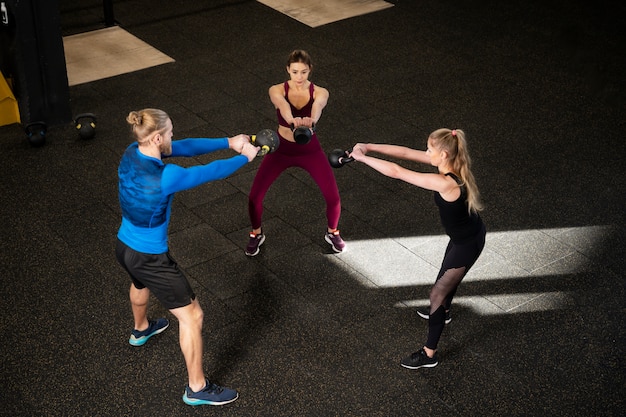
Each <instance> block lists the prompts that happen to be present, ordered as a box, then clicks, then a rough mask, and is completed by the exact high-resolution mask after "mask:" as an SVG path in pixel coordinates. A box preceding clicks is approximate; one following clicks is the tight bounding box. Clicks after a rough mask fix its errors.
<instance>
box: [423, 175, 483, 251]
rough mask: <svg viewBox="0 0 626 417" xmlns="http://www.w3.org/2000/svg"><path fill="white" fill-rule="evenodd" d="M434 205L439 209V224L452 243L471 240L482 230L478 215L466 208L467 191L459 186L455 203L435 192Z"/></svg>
mask: <svg viewBox="0 0 626 417" xmlns="http://www.w3.org/2000/svg"><path fill="white" fill-rule="evenodd" d="M446 175H448V176H450V177H452V178H453V179H454V180H455V181H456V182H457V184H459V185H461V183H462V181H461V180H460V179H459V177H457V176H456V175H454V174H453V173H451V172H448V173H447V174H446ZM434 195H435V204H437V207H438V208H439V216H440V217H441V224H442V225H443V227H444V229H445V230H446V234H447V235H448V236H450V239H452V241H453V242H454V243H463V242H464V241H466V240H469V239H471V238H473V237H474V236H475V235H476V234H477V233H478V232H480V230H481V228H482V219H481V218H480V215H479V214H478V213H474V212H472V213H469V211H468V206H467V189H466V188H465V186H464V185H461V195H460V196H459V198H457V199H456V200H455V201H446V200H444V199H443V197H441V194H439V193H438V192H437V191H435V193H434Z"/></svg>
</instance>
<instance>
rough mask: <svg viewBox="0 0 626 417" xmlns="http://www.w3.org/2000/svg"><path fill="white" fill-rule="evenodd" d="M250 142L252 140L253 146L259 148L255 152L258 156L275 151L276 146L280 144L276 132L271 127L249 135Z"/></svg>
mask: <svg viewBox="0 0 626 417" xmlns="http://www.w3.org/2000/svg"><path fill="white" fill-rule="evenodd" d="M250 142H252V144H253V145H254V146H258V147H260V148H261V149H259V152H258V153H257V155H258V156H263V155H265V154H268V153H272V152H275V151H276V149H278V146H280V139H279V138H278V133H276V132H275V131H273V130H271V129H263V130H261V131H260V132H259V133H257V134H256V135H252V136H250Z"/></svg>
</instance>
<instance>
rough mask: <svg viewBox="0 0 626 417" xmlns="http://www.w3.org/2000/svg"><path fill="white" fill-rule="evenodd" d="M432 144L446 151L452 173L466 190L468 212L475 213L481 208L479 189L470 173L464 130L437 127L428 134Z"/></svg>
mask: <svg viewBox="0 0 626 417" xmlns="http://www.w3.org/2000/svg"><path fill="white" fill-rule="evenodd" d="M430 138H431V139H432V140H433V145H434V146H435V147H436V148H438V149H440V150H445V151H446V152H447V153H448V157H449V158H450V161H451V163H452V169H453V171H454V173H456V174H458V175H459V177H460V179H461V181H462V185H463V186H465V189H466V190H467V206H468V209H469V211H470V213H472V212H473V213H477V212H479V211H481V210H482V209H483V205H482V203H481V201H480V191H478V186H477V185H476V180H475V179H474V174H472V170H471V166H472V159H471V158H470V155H469V151H468V149H467V141H466V140H465V132H463V131H462V130H460V129H454V130H450V129H437V130H435V131H434V132H433V133H431V134H430Z"/></svg>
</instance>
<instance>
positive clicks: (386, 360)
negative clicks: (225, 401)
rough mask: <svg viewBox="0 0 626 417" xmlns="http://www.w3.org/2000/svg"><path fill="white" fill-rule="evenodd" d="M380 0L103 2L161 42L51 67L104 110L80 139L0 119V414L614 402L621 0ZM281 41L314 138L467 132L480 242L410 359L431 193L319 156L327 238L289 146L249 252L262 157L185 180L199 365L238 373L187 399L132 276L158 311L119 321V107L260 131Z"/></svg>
mask: <svg viewBox="0 0 626 417" xmlns="http://www.w3.org/2000/svg"><path fill="white" fill-rule="evenodd" d="M391 3H393V7H390V8H387V9H384V10H381V11H378V12H374V13H368V14H364V15H359V16H355V17H351V18H348V19H343V20H339V21H336V22H332V23H329V24H325V25H322V26H318V27H310V26H307V25H305V24H303V23H300V22H299V21H297V20H295V19H293V18H291V17H290V16H288V15H285V14H282V13H280V12H278V11H276V10H274V9H272V8H270V7H268V6H266V5H264V4H262V3H259V2H256V1H241V0H213V1H202V2H191V1H164V0H125V1H116V2H114V6H115V19H116V21H117V23H118V25H119V26H120V27H122V28H124V29H125V30H126V31H128V32H129V33H131V34H133V35H134V36H136V37H138V38H140V39H142V40H143V41H145V42H147V43H148V44H149V45H151V46H152V47H154V48H156V49H158V50H159V51H161V52H163V53H164V54H167V55H168V56H170V57H172V58H173V59H174V62H171V63H166V64H163V65H158V66H155V67H151V68H146V69H143V70H139V71H134V72H130V73H126V74H122V75H118V76H114V77H108V78H105V79H100V80H96V81H92V82H87V83H83V84H79V85H74V86H72V87H70V96H71V106H72V111H73V113H74V114H78V113H85V112H92V113H95V114H96V115H97V128H96V136H95V137H94V138H93V139H91V140H82V139H80V138H79V137H78V136H77V135H76V131H75V129H74V126H73V124H72V123H68V125H62V126H53V127H50V128H49V130H48V133H47V142H46V144H45V146H42V147H39V148H35V147H31V146H30V145H29V143H28V142H27V140H26V138H25V136H24V132H23V127H22V126H20V125H19V124H12V125H8V126H3V127H0V155H2V156H1V158H2V163H1V164H0V166H1V168H0V169H1V173H2V180H1V181H0V190H1V191H2V196H3V197H2V204H0V213H1V218H2V239H1V240H0V241H1V243H0V265H1V268H2V273H1V279H2V287H3V288H2V291H1V294H2V295H1V298H0V300H1V303H2V304H1V308H2V320H1V321H0V323H1V326H2V327H1V328H2V337H1V338H0V340H1V341H0V346H1V348H2V371H1V380H2V390H1V392H0V414H1V415H6V416H195V415H214V416H447V417H449V416H468V415H471V416H479V415H489V416H531V415H532V416H534V415H550V416H613V415H622V413H623V410H624V407H625V404H624V397H625V393H626V390H625V387H624V381H625V372H624V371H625V367H624V347H625V342H626V340H625V328H626V326H625V322H624V317H625V310H624V300H625V291H624V289H625V288H624V278H625V276H624V270H625V267H626V264H625V262H624V253H625V248H626V244H625V243H624V242H625V240H624V238H623V233H624V226H625V223H626V222H625V217H624V211H625V210H624V209H625V206H624V202H625V201H626V199H625V196H626V192H625V191H626V186H625V185H624V184H625V182H624V181H623V170H624V166H625V165H624V164H625V147H626V145H625V141H624V132H625V131H626V130H625V127H626V126H625V123H624V122H625V118H624V115H625V114H626V101H625V100H624V97H626V91H625V90H624V87H625V85H626V84H625V83H624V73H625V69H626V65H625V63H626V58H625V56H624V54H623V50H622V47H623V41H624V39H626V37H625V29H624V28H625V27H626V26H625V25H624V23H625V20H626V19H625V12H626V9H625V6H624V5H623V4H622V3H621V2H610V1H598V2H570V1H564V0H561V1H559V0H547V1H546V0H541V1H537V0H527V1H520V0H512V1H507V2H498V1H488V0H482V1H480V0H467V1H460V2H459V1H447V0H443V1H442V0H438V1H434V0H420V1H413V0H411V1H401V0H398V1H392V2H391ZM60 5H61V22H62V30H63V34H64V36H69V35H72V34H76V33H81V32H86V31H91V30H96V29H99V28H102V27H103V26H102V4H101V3H100V2H99V1H83V2H79V3H72V4H70V2H69V1H61V2H60ZM296 48H302V49H306V50H307V51H309V52H310V53H311V55H312V57H313V59H314V70H313V74H312V80H313V81H314V82H315V83H317V84H319V85H321V86H324V87H326V88H328V90H329V91H330V100H329V104H328V106H327V107H326V109H325V110H324V113H323V116H322V119H321V120H320V123H319V125H318V134H319V137H320V140H321V141H322V144H323V146H324V148H325V150H327V151H331V150H332V149H334V148H347V147H350V146H351V145H353V144H354V143H356V142H357V141H367V142H384V143H395V144H400V145H406V146H411V147H418V148H424V147H425V144H426V138H427V136H428V134H429V133H430V132H431V131H433V130H435V129H437V128H440V127H449V128H457V129H463V130H464V131H465V132H466V133H467V137H468V142H469V146H470V152H471V155H472V159H473V169H474V173H475V176H476V178H477V181H478V184H479V186H480V189H481V193H482V198H483V200H484V203H485V206H486V209H485V210H484V212H483V218H484V220H485V223H486V225H487V228H488V235H487V246H486V248H485V251H484V253H483V255H482V257H481V259H480V260H479V262H478V263H477V264H476V266H475V267H474V269H473V270H472V271H471V272H470V274H469V275H468V276H467V278H466V280H465V281H464V282H463V284H462V285H461V287H460V288H459V291H458V294H457V298H456V302H455V304H454V305H453V312H452V315H453V320H452V322H451V323H450V325H448V326H446V328H445V330H444V334H443V337H442V340H441V343H440V345H439V353H440V363H439V366H437V367H435V368H432V369H420V370H416V371H410V370H407V369H404V368H402V367H401V366H400V360H401V359H402V358H403V357H404V356H405V355H408V354H409V353H411V352H412V351H414V350H416V349H417V348H419V347H420V346H421V344H422V343H423V342H424V339H425V335H426V322H425V321H423V320H421V319H420V318H419V317H418V316H417V315H416V314H415V307H417V306H419V305H424V304H427V302H428V301H427V300H428V291H429V288H430V285H431V284H432V282H433V281H434V278H435V274H436V271H437V267H438V265H439V263H440V262H441V258H442V255H443V251H444V249H445V244H446V239H445V236H444V235H443V230H442V228H441V226H440V224H439V219H438V214H437V212H436V209H435V206H434V203H433V200H432V194H431V193H430V192H427V191H424V190H420V189H416V188H414V187H412V186H409V185H407V184H404V183H401V182H398V181H396V180H392V179H389V178H386V177H383V176H381V175H379V174H377V173H376V172H374V171H373V170H371V169H369V168H367V167H366V166H364V165H360V164H359V163H351V164H348V165H346V166H345V167H343V168H341V169H338V170H336V171H335V174H336V178H337V183H338V186H339V190H340V193H341V197H342V217H341V221H340V229H341V233H342V236H343V237H344V239H345V240H346V242H347V245H348V249H347V251H346V252H345V253H342V254H339V255H336V254H333V253H331V251H329V247H328V245H327V244H326V243H325V242H324V240H323V232H324V228H325V226H326V225H325V215H324V202H323V199H322V197H321V194H320V193H319V191H318V189H317V188H316V186H315V184H314V183H313V182H312V180H311V179H310V178H309V177H308V175H307V174H306V173H304V172H301V171H297V170H293V171H288V172H287V173H285V174H284V175H283V176H282V177H280V179H279V180H278V181H277V182H276V183H275V184H274V185H273V186H272V188H271V189H270V192H269V193H268V195H267V198H266V200H265V207H266V211H265V217H264V230H265V233H266V235H267V240H266V242H265V244H264V245H263V247H262V252H261V254H260V255H259V256H257V257H255V258H248V257H246V256H245V255H244V253H243V248H244V246H245V245H246V243H247V240H248V232H249V228H250V225H249V219H248V215H247V193H248V191H249V188H250V185H251V183H252V180H253V178H254V175H255V173H256V169H257V168H258V164H259V162H260V159H256V160H255V161H253V162H252V163H251V164H248V165H246V166H245V167H243V168H242V169H241V170H240V171H238V172H236V173H235V174H234V175H232V176H231V177H229V178H227V179H225V180H222V181H218V182H215V183H210V184H206V185H203V186H200V187H198V188H196V189H194V190H190V191H186V192H182V193H180V194H178V195H177V196H176V197H175V199H174V205H173V212H172V223H171V226H170V249H171V252H172V254H173V256H174V257H175V258H176V259H177V260H178V262H179V263H180V265H181V267H182V268H183V269H184V270H185V272H186V273H187V275H188V276H189V279H190V281H191V283H192V285H193V287H194V288H195V290H196V292H197V294H198V297H199V300H200V302H201V304H202V306H203V308H204V312H205V322H204V330H203V338H204V350H205V351H204V363H205V366H206V373H207V376H208V377H209V378H210V379H211V380H213V381H215V382H217V383H220V384H223V385H226V386H229V387H232V388H236V389H237V390H238V391H239V393H240V398H239V399H238V400H237V401H236V402H234V403H232V404H229V405H227V406H224V407H210V406H204V407H197V408H192V407H189V406H187V405H185V404H184V403H183V402H182V400H181V396H182V394H183V388H184V386H185V384H186V372H185V366H184V362H183V358H182V355H181V353H180V350H179V346H178V325H177V323H176V321H175V319H174V318H173V317H172V316H171V315H170V314H169V312H167V311H165V310H164V309H163V308H162V307H161V306H160V305H159V304H158V303H157V302H156V301H154V300H153V301H152V302H151V312H152V316H153V317H159V316H165V317H168V318H169V319H170V320H171V326H170V328H169V329H168V330H167V331H166V332H164V333H163V334H161V335H159V336H157V337H154V338H152V339H151V340H150V341H149V342H148V343H147V344H146V345H145V346H143V347H141V348H134V347H132V346H130V345H129V344H128V336H129V332H130V330H131V327H132V317H131V312H130V306H129V301H128V287H129V283H130V282H129V279H128V277H127V276H126V274H125V272H124V271H123V270H122V269H121V267H119V265H118V264H117V262H116V260H115V256H114V245H115V239H116V232H117V228H118V226H119V222H120V210H119V206H118V200H117V165H118V162H119V159H120V156H121V154H122V153H123V151H124V149H125V148H126V146H127V145H128V144H129V143H130V141H131V139H130V137H129V134H128V126H127V124H126V122H125V117H126V115H127V114H128V112H129V111H131V110H137V109H141V108H145V107H156V108H161V109H163V110H166V111H167V112H168V113H169V114H170V115H171V117H172V119H173V122H174V134H175V138H178V139H180V138H184V137H221V136H226V135H234V134H237V133H254V132H257V131H259V130H260V129H263V128H275V127H276V121H275V111H274V109H273V108H272V106H271V103H270V101H269V99H268V97H267V89H268V87H269V86H270V85H271V84H274V83H277V82H280V81H282V80H284V79H285V77H286V73H285V70H284V65H285V60H286V57H287V55H288V53H289V52H290V51H291V50H292V49H296ZM230 155H231V153H229V152H226V151H223V152H217V153H215V154H211V155H208V156H203V157H198V158H194V159H191V160H184V159H179V160H176V161H173V162H177V163H179V164H181V165H184V166H191V165H195V164H198V163H207V162H210V161H212V160H215V159H219V158H225V157H228V156H230ZM405 164H406V163H405ZM406 165H408V167H409V168H412V169H426V170H428V169H430V168H429V167H419V166H417V165H412V164H406Z"/></svg>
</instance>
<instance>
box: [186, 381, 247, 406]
mask: <svg viewBox="0 0 626 417" xmlns="http://www.w3.org/2000/svg"><path fill="white" fill-rule="evenodd" d="M237 398H239V394H238V393H237V391H235V390H234V389H230V388H226V387H220V386H219V385H216V384H213V383H212V382H209V380H208V379H207V380H206V386H205V387H204V388H202V389H201V390H200V391H198V392H193V391H192V390H191V388H189V385H187V387H186V388H185V393H184V394H183V401H184V402H185V404H188V405H194V406H195V405H224V404H228V403H232V402H233V401H235V400H236V399H237Z"/></svg>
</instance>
